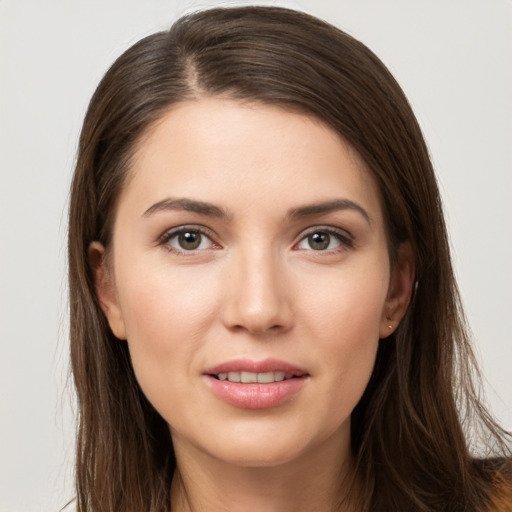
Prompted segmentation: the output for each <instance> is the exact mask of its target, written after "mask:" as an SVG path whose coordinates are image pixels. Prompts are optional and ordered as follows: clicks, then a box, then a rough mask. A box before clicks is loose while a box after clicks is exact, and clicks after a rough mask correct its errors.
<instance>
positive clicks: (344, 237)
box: [294, 226, 354, 254]
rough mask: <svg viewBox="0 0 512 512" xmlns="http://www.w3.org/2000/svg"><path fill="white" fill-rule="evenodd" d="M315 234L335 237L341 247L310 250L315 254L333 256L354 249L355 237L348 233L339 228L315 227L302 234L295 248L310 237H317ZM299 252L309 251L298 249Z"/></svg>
mask: <svg viewBox="0 0 512 512" xmlns="http://www.w3.org/2000/svg"><path fill="white" fill-rule="evenodd" d="M315 234H325V235H328V236H329V237H334V238H335V239H336V240H337V241H338V242H339V244H340V245H339V246H338V247H335V248H334V249H323V250H320V249H319V250H314V249H313V248H311V249H309V250H311V251H312V252H313V253H324V254H325V253H326V254H332V253H337V252H342V251H345V250H347V249H352V248H353V247H354V237H353V236H352V235H351V234H350V233H348V232H347V231H345V230H343V229H339V228H335V227H333V226H315V227H313V228H311V229H308V230H307V231H305V232H303V233H302V234H301V238H300V240H299V241H298V242H297V243H296V244H295V245H294V247H297V246H298V245H299V244H301V243H302V242H303V241H305V240H306V239H307V238H308V237H310V236H312V235H315ZM297 250H308V249H297Z"/></svg>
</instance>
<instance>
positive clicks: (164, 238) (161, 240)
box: [157, 224, 222, 256]
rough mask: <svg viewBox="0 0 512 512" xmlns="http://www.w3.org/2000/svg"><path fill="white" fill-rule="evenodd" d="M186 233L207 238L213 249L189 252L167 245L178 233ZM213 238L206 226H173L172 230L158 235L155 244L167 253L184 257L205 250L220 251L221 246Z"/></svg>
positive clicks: (213, 235)
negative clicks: (163, 247)
mask: <svg viewBox="0 0 512 512" xmlns="http://www.w3.org/2000/svg"><path fill="white" fill-rule="evenodd" d="M186 231H194V232H197V233H200V234H201V236H205V237H206V238H208V239H209V240H210V242H211V243H212V245H213V246H214V247H209V248H208V249H195V250H191V251H185V250H180V249H177V248H176V247H173V246H171V245H168V242H169V241H170V240H171V239H172V238H174V237H175V236H176V235H179V234H180V233H184V232H186ZM215 238H216V237H215V234H214V233H213V232H212V230H211V229H209V228H207V227H206V226H202V225H201V224H183V225H180V226H175V227H173V228H169V229H167V230H166V231H164V232H163V233H162V235H160V236H159V237H158V240H157V244H158V245H162V246H165V248H166V249H167V250H168V251H169V252H172V253H175V254H180V255H185V256H190V255H193V254H197V253H198V252H203V251H207V250H211V249H221V248H222V247H221V245H220V244H219V243H218V242H216V241H215Z"/></svg>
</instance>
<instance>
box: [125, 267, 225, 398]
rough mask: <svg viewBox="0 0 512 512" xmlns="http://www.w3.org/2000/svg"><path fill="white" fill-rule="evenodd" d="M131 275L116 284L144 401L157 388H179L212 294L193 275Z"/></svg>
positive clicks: (210, 312)
mask: <svg viewBox="0 0 512 512" xmlns="http://www.w3.org/2000/svg"><path fill="white" fill-rule="evenodd" d="M131 270H132V271H131V272H130V273H126V277H125V278H124V280H123V281H121V280H119V282H122V283H123V287H122V289H120V290H119V297H120V301H121V309H122V312H123V317H124V319H125V324H126V332H127V339H128V346H129V350H130V356H131V359H132V364H133V367H134V371H135V374H136V376H137V380H138V381H139V383H140V385H141V387H142V389H143V390H144V391H145V392H146V393H147V395H148V398H149V397H152V396H153V395H154V394H155V391H156V392H157V393H158V392H159V391H158V388H159V387H161V386H164V385H167V386H168V385H169V383H172V386H178V387H179V386H181V385H182V384H183V382H184V379H183V377H184V376H186V374H188V373H189V372H190V371H191V370H193V367H192V364H193V361H194V356H195V355H197V353H198V351H200V350H201V346H202V342H203V341H204V338H205V335H206V332H207V331H208V330H209V328H210V326H211V323H212V322H213V321H214V318H215V309H216V304H215V294H214V293H210V290H211V286H207V284H206V283H205V281H204V279H201V278H199V276H197V272H196V273H195V276H192V274H191V273H187V272H170V271H169V269H166V268H162V269H161V271H158V269H154V271H152V272H151V273H142V272H141V273H137V271H136V269H133V268H132V269H131Z"/></svg>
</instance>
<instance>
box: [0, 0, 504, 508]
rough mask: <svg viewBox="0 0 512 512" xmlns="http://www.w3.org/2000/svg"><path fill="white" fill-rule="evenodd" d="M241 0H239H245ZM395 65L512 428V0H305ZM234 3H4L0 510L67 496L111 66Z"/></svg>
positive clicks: (494, 398)
mask: <svg viewBox="0 0 512 512" xmlns="http://www.w3.org/2000/svg"><path fill="white" fill-rule="evenodd" d="M238 3H244V2H238ZM258 3H266V4H277V5H285V6H289V7H296V8H302V9H303V10H306V11H308V12H310V13H312V14H315V15H317V16H319V17H323V18H325V19H327V20H328V21H330V22H332V23H334V24H336V25H337V26H339V27H340V28H343V29H345V30H346V31H348V32H349V33H351V34H353V35H354V36H356V37H357V38H359V39H361V40H362V41H363V42H365V43H366V44H367V45H368V46H369V47H370V48H372V49H373V50H374V51H375V52H376V53H377V55H379V57H380V58H381V59H382V60H383V61H384V62H385V64H386V65H388V66H389V68H390V69H391V71H392V72H393V73H394V74H395V76H396V78H397V79H398V81H399V82H400V83H401V85H402V86H403V88H404V90H405V92H406V94H407V95H408V97H409V98H410V100H411V103H412V105H413V108H414V110H415V112H416V114H417V116H418V118H419V120H420V123H421V125H422V127H423V129H424V132H425V135H426V139H427V142H428V144H429V147H430V150H431V153H432V157H433V160H434V164H435V167H436V169H437V172H438V175H439V180H440V183H441V188H442V192H443V197H444V200H445V204H446V213H447V218H448V225H449V229H450V232H451V235H452V245H453V247H454V259H455V263H456V269H457V274H458V277H459V280H460V286H461V289H462V294H463V299H464V302H465V305H466V308H467V316H468V319H469V322H470V324H471V326H472V328H473V332H474V335H475V339H476V347H477V348H476V349H477V354H478V357H479V360H480V362H481V364H482V367H483V370H484V373H485V376H486V383H485V388H486V392H487V395H488V399H489V403H490V405H491V408H492V410H493V411H494V412H495V414H496V415H497V417H498V418H499V419H500V420H501V421H502V422H503V424H504V425H505V426H506V427H507V428H508V429H510V430H512V385H511V384H512V378H511V377H510V375H511V366H512V364H511V363H512V266H511V262H512V215H511V213H512V172H511V170H512V169H511V162H512V149H511V148H512V62H511V56H512V2H510V0H458V1H457V0H423V1H420V0H387V1H382V0H374V1H371V0H353V1H350V0H298V1H296V2H258ZM233 4H234V2H219V1H215V0H210V1H208V2H197V1H190V0H189V1H184V0H183V1H180V0H174V1H173V0H139V1H134V0H122V1H121V0H108V1H100V0H82V1H78V0H61V1H57V0H32V1H30V0H23V1H19V0H0V59H1V60H0V65H1V68H0V72H1V75H0V79H1V81H0V158H1V159H0V166H1V167H0V169H1V180H0V251H1V252H0V286H1V288H0V300H1V308H0V314H1V317H0V407H1V410H0V510H1V511H2V512H31V511H57V510H59V509H60V508H61V507H62V506H63V505H64V504H65V503H66V501H67V500H68V499H70V498H71V497H72V495H73V488H72V480H73V468H72V465H73V432H74V423H73V412H72V403H73V399H72V396H73V394H72V389H71V385H70V383H67V372H68V348H67V342H68V339H67V319H66V315H67V303H66V301H67V290H66V277H65V273H66V259H65V253H66V247H65V237H66V211H67V198H68V188H69V183H70V178H71V173H72V168H73V162H74V157H75V152H76V145H77V139H78V133H79V130H80V125H81V121H82V118H83V115H84V112H85V108H86V105H87V102H88V100H89V98H90V96H91V94H92V92H93V90H94V88H95V86H96V85H97V83H98V81H99V80H100V78H101V76H102V75H103V73H104V72H105V71H106V69H107V67H108V66H109V65H110V64H111V63H112V62H113V61H114V59H115V58H116V57H117V56H118V55H119V54H120V53H121V52H122V51H123V50H125V49H126V48H127V47H128V46H129V45H131V44H132V43H134V42H135V41H136V40H138V39H139V38H140V37H142V36H144V35H146V34H149V33H151V32H154V31H156V30H158V29H164V28H168V27H169V25H170V24H171V22H172V21H173V20H174V19H175V18H176V17H177V16H179V15H181V14H183V13H184V12H186V11H189V10H195V9H197V8H203V7H211V6H215V5H233Z"/></svg>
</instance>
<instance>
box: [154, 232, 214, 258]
mask: <svg viewBox="0 0 512 512" xmlns="http://www.w3.org/2000/svg"><path fill="white" fill-rule="evenodd" d="M160 243H161V244H162V245H165V246H167V248H168V249H169V250H170V251H172V252H177V253H183V252H192V251H201V250H205V249H213V248H215V247H216V244H215V243H214V242H213V241H212V239H211V238H210V237H209V236H208V235H207V234H206V233H204V231H202V230H201V229H198V228H187V227H183V228H179V229H174V230H172V231H168V232H167V233H165V234H164V236H163V237H162V238H161V240H160Z"/></svg>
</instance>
